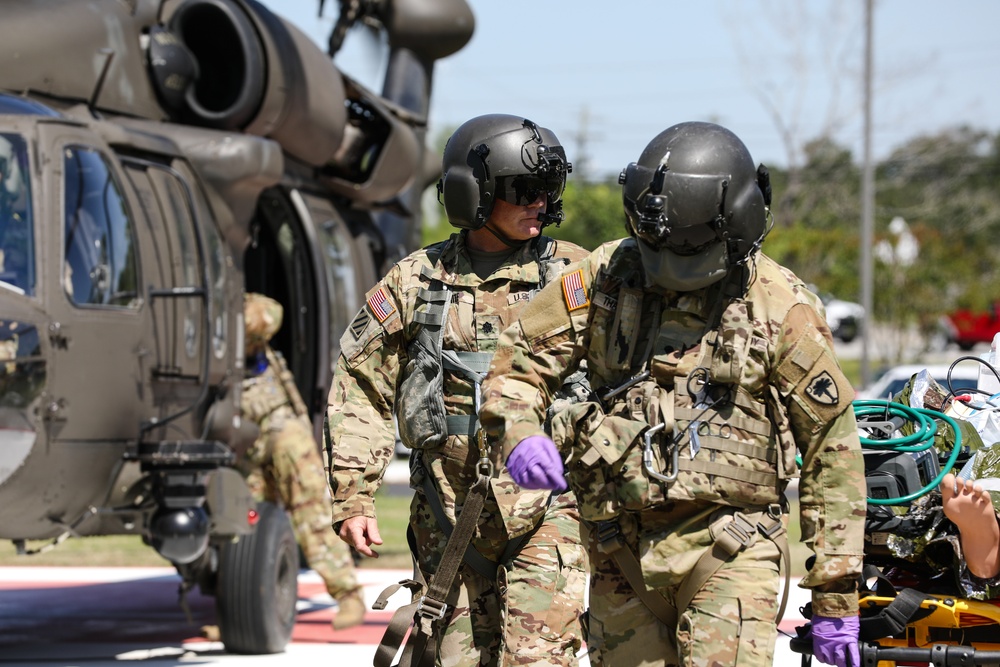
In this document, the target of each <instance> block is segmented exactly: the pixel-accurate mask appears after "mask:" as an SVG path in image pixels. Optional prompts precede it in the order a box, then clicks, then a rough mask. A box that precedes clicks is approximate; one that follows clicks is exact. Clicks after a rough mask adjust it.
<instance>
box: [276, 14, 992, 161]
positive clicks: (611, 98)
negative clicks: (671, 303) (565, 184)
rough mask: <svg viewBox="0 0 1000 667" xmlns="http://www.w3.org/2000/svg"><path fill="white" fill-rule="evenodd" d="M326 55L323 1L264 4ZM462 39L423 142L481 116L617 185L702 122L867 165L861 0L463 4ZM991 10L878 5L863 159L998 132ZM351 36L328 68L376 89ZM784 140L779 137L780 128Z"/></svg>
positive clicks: (364, 53) (783, 149) (789, 156)
mask: <svg viewBox="0 0 1000 667" xmlns="http://www.w3.org/2000/svg"><path fill="white" fill-rule="evenodd" d="M264 4H266V5H268V6H269V7H270V8H271V9H272V11H276V12H277V13H279V14H281V15H282V16H283V17H284V18H286V19H287V20H289V21H291V22H292V23H294V24H295V25H296V26H298V27H299V28H300V29H302V30H303V31H304V32H306V33H307V34H309V35H310V36H312V37H313V38H314V39H316V40H317V41H318V42H319V43H320V44H322V45H324V48H325V44H326V37H327V34H328V32H329V28H330V26H331V25H332V23H333V20H334V18H335V17H336V13H337V2H336V1H335V0H327V2H326V9H325V12H324V13H325V17H323V18H322V19H320V18H318V17H317V8H318V3H317V2H316V0H280V2H279V1H278V0H268V1H267V2H265V3H264ZM470 5H471V7H472V11H473V13H474V14H475V17H476V30H475V33H474V35H473V37H472V40H471V41H470V42H469V44H468V45H467V46H466V47H465V48H464V49H462V50H461V51H459V52H457V53H456V54H454V55H452V56H449V57H448V58H445V59H443V60H441V61H438V64H437V66H436V69H435V73H434V77H435V88H434V92H433V97H432V102H431V110H430V121H429V122H430V128H431V133H432V135H436V134H437V133H440V132H442V131H444V130H447V129H449V128H453V127H454V126H457V125H458V124H460V123H462V122H463V121H465V120H467V119H468V118H471V117H473V116H476V115H479V114H483V113H493V112H502V113H513V114H519V115H524V116H526V117H528V118H531V119H532V120H535V121H536V122H538V123H540V124H542V125H545V126H548V127H549V128H551V129H553V130H554V131H555V132H556V134H557V135H558V136H559V137H560V139H561V140H562V143H563V144H564V145H565V146H566V148H567V152H568V153H569V154H570V159H571V160H572V161H574V163H576V165H577V168H578V170H577V173H580V172H585V173H587V174H589V175H591V176H593V177H600V176H607V175H616V174H617V173H618V172H619V171H620V170H621V169H622V167H624V166H625V165H626V164H628V163H629V162H631V161H634V160H636V159H637V158H638V156H639V153H640V152H641V151H642V149H643V147H644V146H645V145H646V143H647V142H648V141H649V140H650V139H652V138H653V136H655V135H656V134H657V133H659V132H660V131H661V130H663V129H665V128H667V127H669V126H670V125H672V124H674V123H677V122H681V121H686V120H709V121H713V122H717V123H720V124H722V125H725V126H726V127H728V128H730V129H731V130H733V131H734V132H736V133H737V134H738V135H739V136H740V137H741V138H742V139H743V140H744V142H745V143H746V144H747V146H748V147H749V149H750V151H751V153H752V154H753V156H754V158H755V159H756V160H757V161H759V162H764V163H765V164H772V165H775V166H787V165H788V164H789V163H790V162H791V161H793V160H797V159H799V155H800V152H799V151H800V149H801V145H802V143H803V142H805V141H808V140H809V139H813V138H816V137H817V136H820V135H822V134H829V135H831V136H833V137H834V138H835V139H836V140H837V141H838V142H839V143H840V144H842V145H844V146H846V147H848V148H850V149H851V150H852V151H853V152H854V155H855V157H856V159H858V160H860V158H861V155H862V136H863V133H862V127H863V125H862V120H863V115H862V106H861V88H862V85H861V82H862V71H863V69H862V68H863V60H862V58H863V47H864V29H863V27H864V21H863V19H864V2H863V0H814V1H811V2H806V1H802V0H799V1H796V0H744V1H742V2H740V1H738V0H697V1H694V0H685V1H683V2H682V1H680V0H619V1H618V2H607V1H603V2H599V1H597V0H564V1H562V2H558V1H556V0H470ZM998 30H1000V2H998V1H995V0H952V1H951V2H948V3H942V2H931V1H930V0H876V1H875V10H874V68H875V75H874V97H873V99H874V104H873V119H874V122H873V151H874V154H875V157H876V158H882V157H885V156H886V155H888V154H889V153H890V152H891V151H892V150H893V149H894V148H895V147H897V146H899V145H900V144H902V143H904V142H905V141H907V140H908V139H911V138H913V137H916V136H918V135H921V134H927V133H935V132H938V131H940V130H942V129H945V128H948V127H953V126H957V125H961V124H968V125H971V126H973V127H976V128H981V129H986V130H989V131H991V132H998V131H1000V37H998V34H997V33H998ZM364 46H365V45H363V44H362V39H361V38H360V37H358V36H351V37H349V38H348V40H347V43H346V44H345V48H344V50H343V51H342V53H341V54H339V55H338V57H337V59H336V63H337V65H338V66H339V67H340V68H341V69H342V70H343V71H345V72H346V73H348V74H349V75H351V76H353V77H354V78H356V79H358V80H360V81H361V82H362V83H364V84H365V85H367V86H369V87H370V88H372V89H374V90H381V82H380V78H379V75H380V65H379V64H377V63H373V62H372V59H371V58H370V56H369V54H370V51H368V50H367V49H365V48H364ZM782 129H784V132H783V131H782Z"/></svg>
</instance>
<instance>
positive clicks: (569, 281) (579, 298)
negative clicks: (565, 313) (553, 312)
mask: <svg viewBox="0 0 1000 667" xmlns="http://www.w3.org/2000/svg"><path fill="white" fill-rule="evenodd" d="M562 287H563V296H564V297H566V308H568V309H569V311H570V312H573V311H574V310H578V309H580V308H586V307H587V306H589V305H590V299H588V298H587V290H585V289H584V288H583V269H577V270H576V271H574V272H573V273H570V274H569V275H565V276H563V279H562Z"/></svg>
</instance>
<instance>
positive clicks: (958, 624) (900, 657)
mask: <svg viewBox="0 0 1000 667" xmlns="http://www.w3.org/2000/svg"><path fill="white" fill-rule="evenodd" d="M890 406H891V409H890ZM883 409H884V411H883ZM900 410H902V411H904V413H901V412H900ZM906 410H913V409H910V408H903V407H902V406H900V405H899V404H895V403H889V402H886V401H864V402H862V401H856V402H855V413H856V415H857V417H858V425H859V428H860V429H863V432H865V433H867V435H868V436H869V437H867V438H866V437H862V438H861V440H862V449H863V450H864V454H865V475H866V480H867V482H868V495H869V497H868V508H867V520H866V526H865V532H866V536H865V566H864V573H863V575H862V578H861V582H860V584H859V601H860V621H861V632H860V642H859V645H860V646H859V648H860V654H861V664H862V665H864V666H865V667H895V666H896V665H900V666H902V665H934V666H938V665H942V666H943V665H948V666H951V665H997V666H1000V599H995V600H984V601H979V600H972V599H966V598H965V597H963V596H962V594H961V593H960V591H959V588H958V585H957V583H956V578H955V575H954V572H953V571H947V572H941V571H936V570H934V569H933V568H928V567H926V566H925V565H922V564H921V563H919V562H911V561H908V560H903V559H900V558H897V557H895V556H894V555H893V554H892V552H891V551H890V550H889V549H888V548H887V546H886V545H887V542H888V539H889V538H888V535H890V534H893V533H900V534H902V533H906V532H908V531H909V532H910V533H918V532H919V525H918V523H919V519H914V518H913V517H911V516H910V514H911V510H909V509H898V508H900V506H905V507H909V504H910V503H911V502H912V501H914V500H915V499H917V498H919V497H921V496H923V495H927V494H928V493H929V492H930V491H931V490H932V489H936V488H937V485H938V484H939V483H940V480H941V479H942V478H943V477H944V474H945V473H947V472H949V471H954V472H957V471H959V470H960V469H961V468H962V467H963V464H964V463H966V461H967V459H968V458H969V456H970V452H969V449H968V447H962V446H961V442H960V441H961V432H962V431H961V427H960V426H959V424H957V423H956V422H955V420H951V419H950V418H947V417H944V416H943V415H942V413H940V412H935V411H931V410H921V411H920V412H921V413H923V414H917V415H916V417H915V419H916V422H915V423H914V424H913V425H911V426H910V427H909V428H904V431H906V432H909V434H910V436H911V438H910V439H909V440H908V441H907V442H906V445H907V446H904V447H897V448H887V447H884V446H880V441H881V442H883V443H884V442H887V441H889V440H890V436H891V434H898V433H899V432H900V429H901V427H903V426H904V422H905V421H907V419H911V418H914V415H913V414H909V413H905V411H906ZM921 420H925V421H926V422H927V423H930V422H935V423H936V424H941V423H942V422H944V423H948V425H949V426H951V427H952V430H953V434H954V441H953V446H952V448H951V449H950V451H944V450H942V448H941V447H940V443H941V438H940V437H938V438H937V444H938V446H937V447H935V446H934V444H935V443H934V437H933V436H934V435H935V433H934V431H933V430H932V431H931V433H930V437H925V438H924V439H925V440H926V441H927V444H926V447H922V446H920V445H916V446H915V445H914V443H915V442H917V441H918V440H920V438H915V437H912V436H913V435H914V434H916V433H918V432H919V431H920V429H921V428H923V427H924V425H923V424H921V423H919V422H920V421H921ZM949 422H950V423H949ZM967 432H968V431H967V430H966V433H967ZM939 506H940V505H939V501H938V507H939ZM893 507H896V508H897V509H896V510H893V509H892V508H893ZM911 522H912V523H911ZM915 528H916V530H914V529H915ZM803 611H804V613H805V615H806V617H807V618H808V616H809V609H808V606H807V608H806V609H804V610H803ZM796 632H797V636H796V637H793V638H792V640H791V648H792V650H793V651H795V652H797V653H800V654H802V667H808V666H809V665H810V664H811V663H812V639H811V636H810V634H809V624H808V623H807V624H806V625H804V626H801V627H799V628H797V630H796ZM856 667H860V666H856Z"/></svg>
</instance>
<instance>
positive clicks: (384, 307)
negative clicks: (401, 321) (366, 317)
mask: <svg viewBox="0 0 1000 667" xmlns="http://www.w3.org/2000/svg"><path fill="white" fill-rule="evenodd" d="M368 307H369V308H371V309H372V312H373V313H374V314H375V317H377V318H378V321H379V322H385V321H386V320H387V319H389V316H390V315H392V314H393V313H395V312H396V308H395V306H393V305H392V302H391V301H389V297H387V296H386V294H385V288H384V287H379V288H378V289H377V290H375V291H374V292H373V293H372V295H371V296H370V297H368Z"/></svg>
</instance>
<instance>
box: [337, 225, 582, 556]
mask: <svg viewBox="0 0 1000 667" xmlns="http://www.w3.org/2000/svg"><path fill="white" fill-rule="evenodd" d="M541 238H542V239H543V240H544V239H546V237H541ZM544 243H553V244H554V246H551V248H552V249H553V250H552V251H551V255H552V257H553V259H552V260H550V261H548V262H546V263H545V264H544V266H545V267H546V273H547V274H548V275H547V276H545V281H541V282H546V281H553V282H558V281H557V280H556V277H557V276H558V275H559V274H560V273H561V272H562V270H563V269H564V268H565V267H566V266H567V265H568V264H569V263H571V262H574V261H577V260H579V259H582V258H583V257H585V256H586V254H587V253H586V251H585V250H583V249H582V248H580V247H578V246H576V245H573V244H571V243H566V242H562V241H558V242H557V241H552V240H551V239H549V240H544ZM539 266H540V265H539V262H538V261H537V259H536V253H535V249H534V244H533V243H531V244H526V245H525V246H524V247H522V248H521V249H519V250H518V251H516V252H515V253H514V255H512V256H511V257H510V258H508V259H507V261H506V262H504V264H503V265H501V266H500V267H499V268H498V269H496V270H495V271H494V272H493V274H492V275H490V276H489V277H488V278H487V279H485V280H482V279H480V278H479V277H478V276H477V275H476V273H475V272H474V271H473V267H472V263H471V260H470V258H469V255H468V253H467V252H466V251H465V233H460V234H455V235H453V236H452V237H451V239H449V240H448V241H445V242H442V243H440V244H435V245H433V246H430V247H429V248H425V249H423V250H419V251H417V252H415V253H413V254H412V255H410V256H409V257H407V258H405V259H403V260H401V261H400V262H398V263H397V264H396V265H395V266H394V267H393V268H392V269H391V270H390V271H389V273H388V275H386V276H385V278H384V279H383V280H382V281H381V282H379V283H378V284H377V285H376V286H375V287H374V288H373V289H372V290H371V291H370V292H369V293H368V296H367V305H366V306H365V307H363V308H362V309H361V311H360V312H359V313H358V315H357V317H356V318H355V319H354V322H353V323H352V324H351V326H349V327H348V329H347V331H346V332H345V333H344V335H343V337H342V339H341V355H340V358H339V359H338V362H337V368H336V370H335V372H334V378H333V383H332V387H331V391H330V398H329V407H328V412H329V418H330V433H331V438H332V440H333V461H332V462H331V485H332V489H331V490H332V492H333V517H334V524H335V525H336V524H339V523H340V522H343V521H344V520H345V519H348V518H350V517H354V516H368V517H374V516H375V509H374V493H375V491H376V490H377V488H378V487H379V485H380V483H381V479H382V476H383V474H384V473H385V470H386V467H387V466H388V464H389V461H390V460H391V457H392V455H393V451H394V443H395V430H394V425H393V414H394V412H395V414H396V415H397V416H400V417H399V419H400V421H402V420H403V418H402V416H401V415H404V414H408V413H409V414H413V412H414V410H415V409H414V408H413V405H414V404H415V405H417V406H418V408H417V409H419V405H420V401H422V400H423V397H421V396H414V395H409V394H408V393H406V392H400V387H401V386H402V385H403V384H404V383H405V382H406V381H407V379H408V378H409V376H411V375H413V374H414V373H421V372H428V371H429V372H431V373H433V372H434V371H435V370H438V369H427V368H420V367H419V364H418V361H417V360H415V359H414V358H411V351H412V349H413V344H414V341H415V340H416V338H417V336H418V334H419V333H420V331H421V327H423V326H424V325H423V324H421V322H422V321H424V320H425V319H426V317H425V316H426V312H427V308H428V304H427V303H426V301H425V300H424V295H426V294H428V290H429V289H431V288H432V287H434V288H435V289H436V288H437V287H440V286H441V285H443V286H444V287H446V288H447V289H448V290H449V296H448V299H449V300H450V306H449V307H448V310H447V322H446V323H445V324H444V326H443V327H442V335H443V341H442V342H441V345H440V347H441V348H443V349H444V350H453V351H456V352H479V353H490V354H492V352H493V351H494V350H495V349H496V344H497V340H498V339H499V337H500V333H501V332H502V331H503V329H505V328H506V327H508V326H509V325H510V324H512V323H513V321H514V319H515V316H516V313H517V312H518V311H519V310H520V309H521V308H522V307H523V306H524V304H526V303H527V302H528V299H529V298H531V296H532V295H533V294H534V293H535V292H536V291H537V289H538V287H539V285H540V278H541V277H540V275H539ZM434 281H439V284H437V285H434ZM438 294H440V291H439V292H438ZM483 370H484V372H485V368H484V369H483ZM440 392H441V393H442V394H443V405H444V411H445V414H446V416H449V417H451V416H461V415H471V414H472V413H473V410H474V403H473V393H474V391H473V386H472V384H471V382H470V381H469V380H467V379H466V378H464V377H462V376H460V375H458V374H455V373H451V372H447V371H446V372H444V375H443V386H442V387H441V389H440ZM408 402H409V403H408ZM407 433H408V428H407V425H406V424H401V425H400V434H401V437H402V440H403V443H404V444H405V445H406V446H408V447H411V448H414V449H415V450H416V451H415V456H412V457H411V471H413V475H411V485H412V486H414V488H417V487H418V486H419V484H420V481H421V479H422V478H421V477H420V476H421V475H423V474H429V475H430V476H431V478H432V480H433V482H434V485H435V487H436V490H437V493H438V496H439V498H440V499H441V503H442V506H443V508H444V510H445V513H446V514H447V515H448V518H449V519H451V520H452V521H454V520H455V516H456V507H457V508H461V506H462V504H463V502H464V499H465V495H466V492H467V490H468V489H469V488H470V487H471V486H472V484H473V483H474V482H475V480H476V478H477V476H478V473H477V463H478V460H479V453H478V448H477V447H476V446H475V444H473V446H471V447H470V444H469V438H468V437H466V436H464V435H449V436H447V437H446V438H445V437H441V438H439V439H438V441H437V442H427V441H425V442H413V441H408V438H407ZM493 458H494V464H495V465H494V469H495V470H496V471H497V472H496V473H495V475H496V477H495V479H494V480H493V481H492V488H493V493H492V494H491V497H490V498H489V499H488V500H487V504H486V507H485V509H484V511H483V518H482V519H481V520H480V532H479V534H480V536H481V537H484V538H487V539H491V540H505V539H508V538H510V537H516V536H517V535H520V534H522V533H524V532H527V531H528V530H530V529H531V528H533V527H534V526H535V525H536V523H537V522H538V521H539V520H541V517H542V516H543V514H544V510H545V507H546V501H547V498H548V493H547V492H545V493H541V492H522V491H521V490H520V489H519V488H518V487H517V485H516V484H515V483H514V482H513V480H512V479H511V478H510V476H509V474H508V473H507V471H506V469H505V468H504V467H503V466H502V465H499V464H500V458H499V454H498V453H494V456H493ZM414 468H416V469H414Z"/></svg>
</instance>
